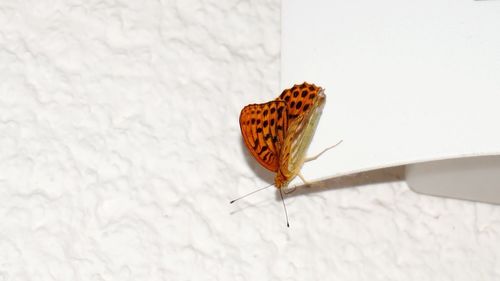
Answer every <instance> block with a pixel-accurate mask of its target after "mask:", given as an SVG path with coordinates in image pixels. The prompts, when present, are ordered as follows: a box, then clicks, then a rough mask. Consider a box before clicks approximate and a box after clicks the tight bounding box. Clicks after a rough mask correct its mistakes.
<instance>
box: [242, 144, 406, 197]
mask: <svg viewBox="0 0 500 281" xmlns="http://www.w3.org/2000/svg"><path fill="white" fill-rule="evenodd" d="M240 145H241V147H242V151H243V153H244V155H245V161H246V162H247V164H248V166H249V167H250V168H251V169H252V171H253V172H254V173H255V174H256V175H257V177H259V178H260V179H261V180H263V181H265V182H267V183H269V184H273V183H274V173H273V172H271V171H269V170H267V169H266V168H264V167H262V166H261V165H260V164H259V163H258V162H257V160H255V159H254V158H253V156H252V155H251V154H250V152H249V151H248V149H247V148H246V146H245V143H244V141H243V138H240ZM404 175H405V166H404V165H402V166H396V167H390V168H383V169H377V170H371V171H367V172H361V173H356V174H352V175H347V176H341V177H335V178H330V179H326V180H322V181H317V182H310V183H309V184H302V185H298V186H295V187H292V188H290V191H285V190H284V192H285V193H286V197H294V196H299V195H305V194H309V193H316V192H322V191H325V190H331V189H341V188H350V187H358V186H363V185H368V184H375V183H387V182H396V181H401V180H403V179H404ZM275 199H276V201H281V197H280V193H279V190H277V189H276V192H275Z"/></svg>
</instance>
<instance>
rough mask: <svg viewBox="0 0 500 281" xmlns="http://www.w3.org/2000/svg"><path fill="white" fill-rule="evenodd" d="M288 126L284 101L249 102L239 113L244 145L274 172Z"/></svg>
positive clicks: (263, 164)
mask: <svg viewBox="0 0 500 281" xmlns="http://www.w3.org/2000/svg"><path fill="white" fill-rule="evenodd" d="M287 126H288V120H287V112H286V103H285V102H284V101H277V100H275V101H271V102H268V103H263V104H251V105H247V106H245V107H244V108H243V110H242V111H241V114H240V128H241V133H242V135H243V140H244V142H245V145H246V147H247V148H248V150H250V153H251V154H252V156H253V157H254V158H255V159H256V160H257V161H258V162H259V163H260V164H261V165H262V166H264V167H265V168H266V169H268V170H270V171H273V172H276V171H277V170H278V168H279V154H280V151H281V146H282V144H283V141H284V139H285V134H286V130H287Z"/></svg>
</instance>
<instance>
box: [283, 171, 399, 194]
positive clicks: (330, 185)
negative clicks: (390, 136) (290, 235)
mask: <svg viewBox="0 0 500 281" xmlns="http://www.w3.org/2000/svg"><path fill="white" fill-rule="evenodd" d="M404 167H405V166H403V165H402V166H396V167H390V168H383V169H377V170H371V171H366V172H360V173H356V174H351V175H346V176H340V177H334V178H329V179H325V180H321V181H316V182H310V183H308V184H301V185H297V186H294V187H290V191H285V193H286V197H295V196H299V195H307V194H311V193H317V192H323V191H326V190H332V189H333V190H337V189H343V188H351V187H359V186H363V185H369V184H377V183H389V182H396V181H401V180H403V179H404V177H405V176H404V175H405V168H404ZM276 200H277V201H281V197H280V193H279V191H278V190H276Z"/></svg>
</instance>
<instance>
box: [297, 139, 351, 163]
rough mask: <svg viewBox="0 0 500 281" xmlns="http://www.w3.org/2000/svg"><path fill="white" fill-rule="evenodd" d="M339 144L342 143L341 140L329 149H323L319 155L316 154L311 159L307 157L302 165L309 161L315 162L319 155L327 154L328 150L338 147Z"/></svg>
mask: <svg viewBox="0 0 500 281" xmlns="http://www.w3.org/2000/svg"><path fill="white" fill-rule="evenodd" d="M341 143H342V140H341V141H339V142H338V143H336V144H334V145H332V146H330V147H327V148H325V149H324V150H323V151H321V152H320V153H318V154H317V155H315V156H313V157H308V158H306V160H304V163H305V162H309V161H312V160H316V159H318V157H320V156H321V154H323V153H325V152H327V151H328V150H330V149H332V148H334V147H336V146H337V145H339V144H341Z"/></svg>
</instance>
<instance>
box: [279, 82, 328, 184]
mask: <svg viewBox="0 0 500 281" xmlns="http://www.w3.org/2000/svg"><path fill="white" fill-rule="evenodd" d="M301 89H302V92H299V93H298V94H297V91H299V90H301ZM303 92H305V93H306V94H303ZM280 97H283V100H285V101H287V108H289V110H290V112H291V113H290V112H289V113H288V130H287V132H286V138H285V140H284V142H283V149H282V151H283V153H281V154H280V160H279V166H280V171H279V173H278V177H279V178H281V179H282V180H283V181H286V182H288V181H290V180H292V179H293V178H294V177H295V176H297V174H298V173H299V171H300V169H301V167H302V165H303V164H304V161H305V158H306V153H307V149H308V148H309V144H310V143H311V141H312V138H313V136H314V132H315V131H316V128H317V126H318V123H319V119H320V117H321V113H322V110H323V107H324V104H325V101H326V96H325V94H324V93H323V89H321V88H320V87H316V86H314V85H311V84H307V83H304V84H302V85H296V86H294V87H293V88H291V89H289V90H285V91H284V92H283V94H282V96H280ZM287 97H288V98H287ZM297 105H299V106H297Z"/></svg>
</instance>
